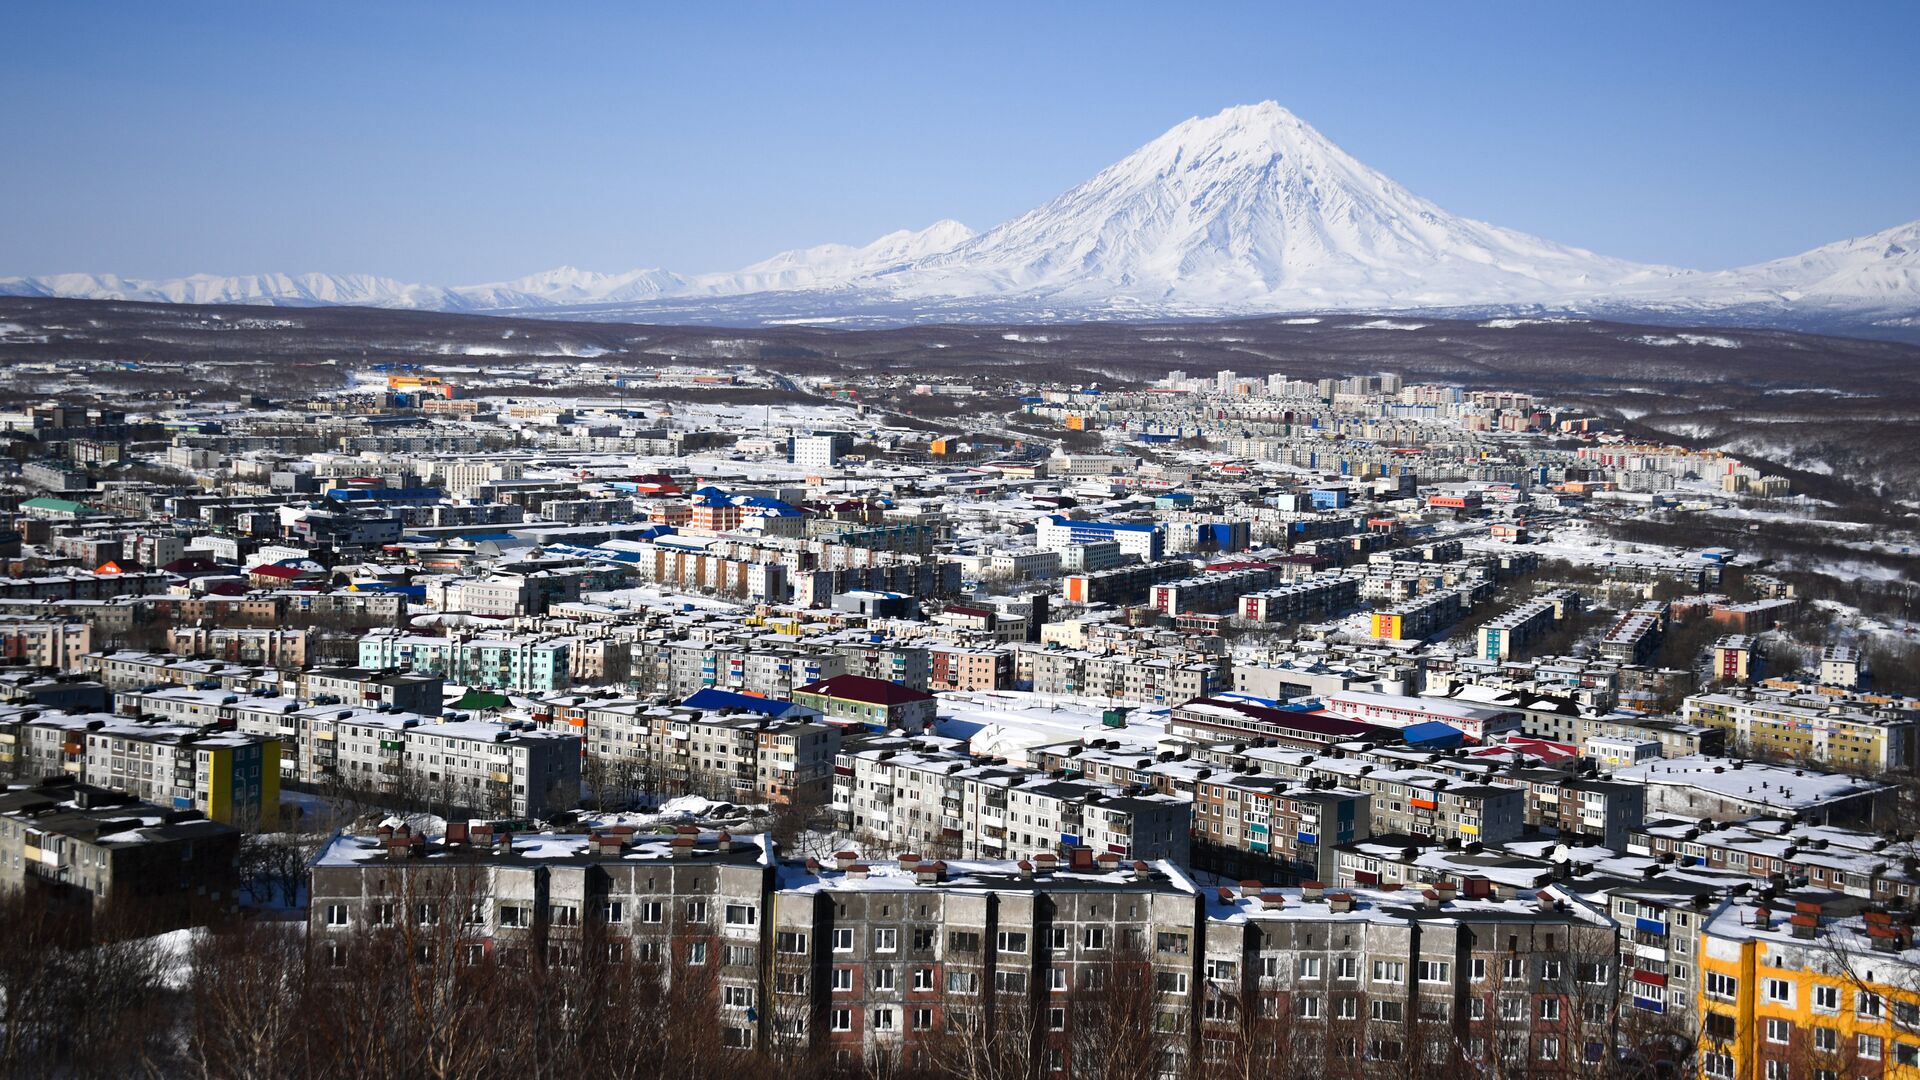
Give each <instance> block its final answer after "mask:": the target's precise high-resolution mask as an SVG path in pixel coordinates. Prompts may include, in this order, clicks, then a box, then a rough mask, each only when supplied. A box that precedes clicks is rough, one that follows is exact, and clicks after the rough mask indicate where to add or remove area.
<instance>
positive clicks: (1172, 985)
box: [1153, 971, 1187, 994]
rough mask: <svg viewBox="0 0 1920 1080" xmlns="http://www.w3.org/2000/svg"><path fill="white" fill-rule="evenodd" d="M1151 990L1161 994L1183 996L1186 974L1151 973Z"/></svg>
mask: <svg viewBox="0 0 1920 1080" xmlns="http://www.w3.org/2000/svg"><path fill="white" fill-rule="evenodd" d="M1153 988H1154V989H1155V990H1156V991H1158V992H1160V993H1162V994H1184V993H1186V992H1187V973H1186V972H1184V971H1156V972H1154V973H1153Z"/></svg>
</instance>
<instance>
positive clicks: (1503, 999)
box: [1500, 994, 1527, 1020]
mask: <svg viewBox="0 0 1920 1080" xmlns="http://www.w3.org/2000/svg"><path fill="white" fill-rule="evenodd" d="M1526 1018H1527V999H1526V998H1523V997H1515V996H1513V995H1511V994H1502V995H1501V996H1500V1019H1502V1020H1525V1019H1526Z"/></svg>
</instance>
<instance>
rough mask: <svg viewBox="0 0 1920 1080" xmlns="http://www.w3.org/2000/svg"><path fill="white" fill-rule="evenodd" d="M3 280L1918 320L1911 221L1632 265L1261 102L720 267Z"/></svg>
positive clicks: (491, 306) (758, 301) (1188, 309)
mask: <svg viewBox="0 0 1920 1080" xmlns="http://www.w3.org/2000/svg"><path fill="white" fill-rule="evenodd" d="M0 295H17V296H59V297H77V298H87V299H113V300H135V301H153V302H162V303H259V304H284V305H301V306H313V305H358V306H372V307H384V308H414V309H431V310H441V311H456V312H475V313H493V314H515V315H543V316H553V317H569V318H585V319H604V320H615V319H617V320H641V321H654V322H667V321H674V322H691V323H719V324H739V325H758V324H777V323H807V322H818V323H837V324H843V325H846V324H852V325H861V324H869V325H899V324H907V323H914V322H923V321H938V322H955V321H962V322H964V321H980V320H989V321H996V322H997V321H1031V320H1038V319H1049V320H1057V319H1145V318H1194V317H1213V316H1226V315H1249V314H1266V313H1276V314H1277V313H1299V312H1326V311H1341V310H1347V311H1374V312H1410V313H1428V314H1446V313H1464V314H1476V315H1478V314H1485V313H1509V314H1520V313H1525V314H1562V315H1595V316H1606V317H1609V318H1628V319H1632V318H1639V317H1657V318H1659V319H1662V320H1665V321H1673V320H1674V319H1675V318H1676V317H1681V318H1685V319H1688V320H1690V321H1697V322H1708V323H1733V324H1741V325H1755V326H1782V327H1789V328H1795V329H1817V330H1826V331H1830V332H1831V331H1836V330H1837V331H1840V332H1851V333H1858V334H1862V335H1865V336H1885V337H1897V338H1908V339H1920V221H1915V222H1910V223H1908V224H1905V225H1901V226H1897V227H1895V228H1892V229H1888V230H1886V231H1884V232H1880V233H1876V234H1874V235H1871V236H1866V237H1861V238H1857V239H1852V240H1843V241H1840V242H1838V243H1834V244H1829V245H1826V246H1824V247H1819V248H1815V249H1814V250H1812V251H1808V252H1805V253H1803V254H1800V255H1795V256H1791V257H1788V258H1784V259H1778V260H1775V261H1772V262H1765V263H1759V264H1756V265H1753V266H1747V267H1740V268H1737V269H1733V270H1726V271H1718V272H1703V271H1694V270H1685V269H1679V268H1675V267H1667V266H1654V265H1646V264H1641V263H1634V262H1630V261H1627V260H1623V259H1615V258H1609V257H1606V256H1602V255H1597V254H1595V253H1593V252H1590V251H1585V250H1582V249H1580V248H1575V247H1569V246H1566V245H1563V244H1558V243H1555V242H1553V241H1550V240H1545V239H1541V238H1539V237H1535V236H1530V235H1527V234H1525V233H1521V232H1517V231H1514V230H1511V229H1505V228H1501V227H1499V226H1497V225H1491V224H1488V223H1485V222H1480V221H1473V220H1470V219H1467V218H1463V217H1460V216H1457V215H1454V214H1451V213H1448V212H1447V211H1446V210H1444V209H1442V208H1441V207H1439V206H1437V205H1435V204H1434V203H1432V202H1430V201H1428V200H1426V199H1424V198H1421V197H1420V196H1418V195H1416V194H1414V193H1413V192H1411V191H1409V190H1407V189H1406V188H1405V187H1402V186H1401V185H1399V184H1398V183H1395V182H1394V181H1393V180H1391V179H1389V178H1388V177H1386V176H1385V175H1383V174H1381V173H1380V172H1378V171H1376V170H1374V169H1371V168H1368V167H1367V166H1366V165H1364V164H1362V163H1361V162H1359V161H1357V160H1355V159H1354V158H1353V157H1352V156H1351V155H1349V154H1347V153H1346V152H1345V151H1344V150H1342V149H1340V147H1338V146H1337V145H1335V144H1334V143H1333V142H1332V141H1331V140H1329V139H1327V138H1326V136H1324V135H1322V134H1321V133H1320V132H1319V131H1317V130H1315V129H1314V128H1313V127H1312V126H1310V125H1308V124H1307V123H1305V122H1304V121H1302V120H1300V119H1299V118H1298V117H1296V116H1294V115H1293V114H1292V113H1290V112H1288V111H1287V110H1286V109H1284V108H1282V107H1280V106H1279V105H1277V104H1274V103H1272V102H1263V103H1261V104H1258V105H1245V106H1236V107H1234V108H1230V109H1227V110H1225V111H1223V112H1221V113H1218V114H1216V115H1214V116H1209V117H1200V118H1195V119H1191V120H1188V121H1186V122H1184V123H1182V124H1179V125H1177V126H1176V127H1174V128H1173V129H1172V130H1170V131H1168V132H1166V133H1165V134H1163V135H1161V136H1160V137H1159V138H1157V139H1155V140H1153V141H1152V142H1150V143H1148V144H1147V145H1146V146H1143V147H1141V148H1140V149H1139V150H1137V151H1135V152H1134V153H1132V154H1130V155H1128V156H1127V157H1126V158H1124V159H1122V160H1121V161H1119V162H1117V163H1115V164H1114V165H1112V166H1110V167H1108V168H1107V169H1105V170H1103V171H1101V172H1100V173H1099V174H1098V175H1096V176H1094V177H1093V178H1092V179H1090V180H1088V181H1086V182H1085V183H1082V184H1080V185H1078V186H1076V187H1074V188H1073V189H1071V190H1069V191H1067V192H1065V193H1064V194H1062V195H1060V196H1058V197H1057V198H1055V199H1053V200H1051V201H1049V202H1047V203H1046V204H1044V205H1042V206H1039V207H1036V208H1035V209H1033V210H1030V211H1028V212H1027V213H1025V214H1022V215H1020V216H1019V217H1016V218H1014V219H1013V220H1011V221H1008V222H1005V223H1003V224H1001V225H998V226H995V227H994V228H992V229H989V230H987V231H986V232H983V233H977V234H976V233H974V232H973V231H972V230H971V229H969V228H967V227H966V226H964V225H962V224H960V223H959V222H955V221H941V222H937V223H935V224H933V225H931V226H929V227H927V228H925V229H921V230H919V231H905V230H903V231H900V232H893V233H889V234H887V235H885V236H882V237H880V238H879V239H878V240H875V241H874V242H872V243H870V244H867V245H865V246H864V247H853V246H849V245H845V244H822V245H820V246H818V247H811V248H805V249H801V250H795V251H787V252H782V253H780V254H778V255H775V256H773V257H772V258H769V259H765V260H763V261H761V262H757V263H754V264H753V265H751V266H748V267H745V268H743V269H740V270H737V271H733V272H727V273H704V274H684V273H677V272H673V271H668V270H661V269H646V270H633V271H628V272H626V273H618V274H603V273H597V272H593V271H585V270H577V269H574V268H572V267H562V268H560V269H557V270H549V271H546V272H545V273H540V274H534V275H531V276H529V277H523V278H518V279H515V280H512V281H503V282H494V283H489V284H482V285H468V286H455V287H443V286H433V285H418V284H409V283H405V282H399V281H394V280H392V279H389V278H382V277H374V276H369V275H355V274H342V275H335V274H301V275H287V274H261V275H250V276H243V277H215V276H210V275H196V276H193V277H186V278H178V279H172V280H159V281H143V280H130V279H124V278H120V277H117V276H114V275H101V274H59V275H51V276H47V277H31V278H0Z"/></svg>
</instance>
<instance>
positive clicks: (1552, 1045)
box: [1540, 1035, 1560, 1061]
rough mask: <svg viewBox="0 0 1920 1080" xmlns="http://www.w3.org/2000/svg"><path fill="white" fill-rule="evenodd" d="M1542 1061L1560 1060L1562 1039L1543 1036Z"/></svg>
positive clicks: (1541, 1039)
mask: <svg viewBox="0 0 1920 1080" xmlns="http://www.w3.org/2000/svg"><path fill="white" fill-rule="evenodd" d="M1540 1060H1541V1061H1559V1060H1560V1039H1559V1037H1558V1036H1555V1035H1543V1036H1541V1038H1540Z"/></svg>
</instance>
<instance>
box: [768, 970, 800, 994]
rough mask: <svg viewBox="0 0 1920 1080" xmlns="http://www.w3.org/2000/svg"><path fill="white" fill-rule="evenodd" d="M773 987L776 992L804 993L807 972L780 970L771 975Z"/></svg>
mask: <svg viewBox="0 0 1920 1080" xmlns="http://www.w3.org/2000/svg"><path fill="white" fill-rule="evenodd" d="M773 989H774V992H775V993H778V994H804V993H806V992H807V973H806V972H804V971H781V972H776V973H775V974H774V976H773Z"/></svg>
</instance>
